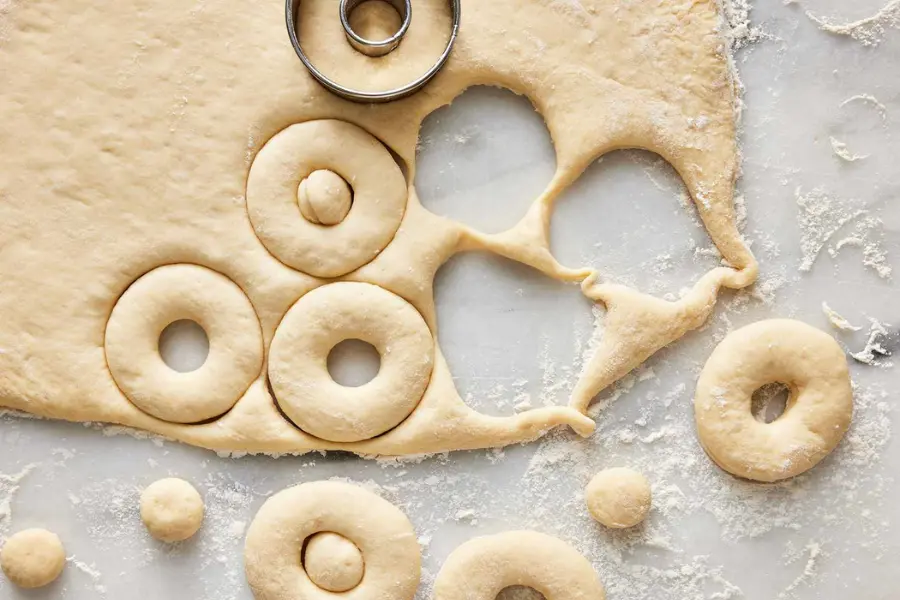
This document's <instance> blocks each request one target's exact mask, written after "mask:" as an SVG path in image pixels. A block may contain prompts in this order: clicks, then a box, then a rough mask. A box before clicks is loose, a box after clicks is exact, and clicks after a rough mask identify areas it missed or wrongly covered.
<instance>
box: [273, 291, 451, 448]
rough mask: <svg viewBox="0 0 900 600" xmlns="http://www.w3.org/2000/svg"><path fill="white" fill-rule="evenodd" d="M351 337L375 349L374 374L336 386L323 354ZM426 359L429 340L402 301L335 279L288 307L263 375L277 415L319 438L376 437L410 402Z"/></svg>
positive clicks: (430, 358)
mask: <svg viewBox="0 0 900 600" xmlns="http://www.w3.org/2000/svg"><path fill="white" fill-rule="evenodd" d="M348 339H359V340H362V341H364V342H368V343H370V344H372V345H373V346H374V347H375V349H376V350H378V353H379V354H380V355H381V368H380V369H379V371H378V375H376V376H375V378H374V379H372V380H371V381H369V382H368V383H366V384H365V385H361V386H359V387H347V386H343V385H341V384H339V383H337V382H336V381H334V379H332V378H331V375H330V374H329V372H328V365H327V362H328V354H329V353H330V352H331V349H332V348H334V347H335V346H336V345H338V344H339V343H340V342H343V341H344V340H348ZM433 365H434V339H433V338H432V337H431V331H429V329H428V325H427V324H426V323H425V320H424V319H422V316H421V315H420V314H419V313H418V312H417V311H416V309H415V308H413V307H412V305H410V304H409V303H408V302H406V301H405V300H403V299H402V298H400V297H399V296H395V295H393V294H391V293H390V292H388V291H386V290H384V289H383V288H380V287H378V286H376V285H370V284H368V283H351V282H339V283H332V284H329V285H324V286H322V287H320V288H318V289H315V290H313V291H311V292H309V293H308V294H306V295H305V296H303V297H302V298H300V300H298V301H297V304H295V305H294V306H292V307H291V309H290V310H289V311H288V313H287V315H285V317H284V320H282V322H281V324H280V325H279V326H278V329H277V330H276V331H275V337H274V339H273V340H272V347H271V349H270V358H269V378H270V380H271V382H272V390H273V391H274V392H275V398H276V400H277V402H278V404H279V406H280V407H281V409H282V410H283V411H284V412H285V414H286V415H287V416H288V417H289V418H290V419H291V420H292V421H293V422H294V423H296V424H297V425H298V426H299V427H300V428H301V429H302V430H303V431H306V432H307V433H311V434H312V435H314V436H316V437H319V438H321V439H323V440H331V441H335V442H356V441H359V440H367V439H369V438H373V437H375V436H376V435H380V434H382V433H384V432H385V431H387V430H388V429H391V428H392V427H395V426H396V425H397V424H398V423H400V422H401V421H403V420H404V419H405V418H406V417H407V416H409V414H410V413H411V412H412V411H413V409H415V408H416V405H417V404H418V403H419V400H421V399H422V394H423V393H424V391H425V387H426V386H427V385H428V380H429V377H430V376H431V369H432V366H433Z"/></svg>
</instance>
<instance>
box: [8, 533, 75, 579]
mask: <svg viewBox="0 0 900 600" xmlns="http://www.w3.org/2000/svg"><path fill="white" fill-rule="evenodd" d="M65 566H66V551H65V549H64V548H63V545H62V542H61V541H60V540H59V537H58V536H57V535H56V534H55V533H52V532H50V531H47V530H46V529H25V530H23V531H20V532H18V533H16V534H15V535H13V536H12V537H10V538H9V539H8V540H6V543H5V544H4V545H3V549H2V550H0V567H2V569H3V573H4V574H5V575H6V577H7V579H9V580H10V581H11V582H13V583H14V584H16V585H17V586H19V587H22V588H38V587H42V586H45V585H47V584H48V583H50V582H52V581H54V580H55V579H56V578H57V577H59V574H60V573H62V570H63V567H65Z"/></svg>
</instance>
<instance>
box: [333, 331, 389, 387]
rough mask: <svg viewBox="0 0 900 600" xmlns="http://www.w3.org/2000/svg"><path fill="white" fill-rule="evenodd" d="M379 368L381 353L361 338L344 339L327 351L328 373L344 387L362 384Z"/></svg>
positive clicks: (372, 376)
mask: <svg viewBox="0 0 900 600" xmlns="http://www.w3.org/2000/svg"><path fill="white" fill-rule="evenodd" d="M380 370H381V355H380V354H379V353H378V350H377V349H376V348H375V346H373V345H372V344H370V343H368V342H364V341H362V340H355V339H352V340H344V341H343V342H341V343H339V344H337V345H336V346H335V347H334V348H332V349H331V352H329V353H328V373H329V375H331V378H332V379H334V381H335V383H338V384H340V385H343V386H344V387H360V386H363V385H365V384H367V383H369V382H370V381H372V380H373V379H375V377H376V376H377V375H378V372H379V371H380Z"/></svg>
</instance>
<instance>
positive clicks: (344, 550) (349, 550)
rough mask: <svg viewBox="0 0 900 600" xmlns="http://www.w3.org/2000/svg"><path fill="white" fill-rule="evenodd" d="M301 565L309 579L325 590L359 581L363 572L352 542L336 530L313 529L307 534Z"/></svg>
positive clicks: (340, 588)
mask: <svg viewBox="0 0 900 600" xmlns="http://www.w3.org/2000/svg"><path fill="white" fill-rule="evenodd" d="M303 568H304V569H305V570H306V574H307V575H308V576H309V579H310V581H312V582H313V583H314V584H316V585H317V586H319V587H320V588H322V589H323V590H326V591H328V592H338V593H339V592H346V591H349V590H352V589H353V588H355V587H356V586H358V585H359V582H360V581H362V578H363V575H364V574H365V569H366V566H365V563H364V562H363V557H362V553H361V552H360V551H359V548H357V547H356V544H354V543H353V542H351V541H350V540H348V539H347V538H345V537H343V536H341V535H338V534H336V533H328V532H326V533H317V534H316V535H314V536H312V537H311V538H309V541H308V542H307V543H306V550H305V551H304V554H303Z"/></svg>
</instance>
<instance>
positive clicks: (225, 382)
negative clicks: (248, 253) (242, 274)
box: [106, 264, 263, 423]
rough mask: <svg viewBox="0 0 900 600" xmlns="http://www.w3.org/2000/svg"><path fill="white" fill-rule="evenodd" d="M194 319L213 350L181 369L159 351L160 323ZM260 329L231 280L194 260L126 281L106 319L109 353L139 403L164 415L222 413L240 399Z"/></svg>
mask: <svg viewBox="0 0 900 600" xmlns="http://www.w3.org/2000/svg"><path fill="white" fill-rule="evenodd" d="M182 319H189V320H192V321H195V322H196V323H197V324H199V325H200V327H202V328H203V330H204V331H205V332H206V335H207V337H208V338H209V355H208V356H207V358H206V361H205V362H204V363H203V364H202V365H201V366H200V368H198V369H196V370H195V371H189V372H187V373H182V372H179V371H176V370H175V369H173V368H172V367H170V366H169V365H167V364H166V363H165V362H164V361H163V359H162V356H161V355H160V353H159V336H160V334H161V333H162V332H163V330H164V329H165V328H166V327H168V326H169V325H171V324H172V323H174V322H175V321H180V320H182ZM262 357H263V347H262V334H261V332H260V329H259V321H258V320H257V318H256V313H255V312H254V310H253V306H252V305H251V304H250V301H249V300H247V297H246V296H245V295H244V293H243V292H242V291H241V289H240V288H239V287H238V286H236V285H235V284H234V283H233V282H231V281H230V280H228V279H227V278H226V277H224V276H223V275H220V274H219V273H216V272H215V271H212V270H210V269H206V268H204V267H198V266H195V265H183V264H182V265H167V266H163V267H160V268H158V269H154V270H153V271H151V272H149V273H147V274H146V275H144V276H143V277H141V278H140V279H138V280H137V281H136V282H134V283H133V284H132V285H131V287H129V288H128V289H127V290H126V291H125V293H124V294H122V297H121V298H119V301H118V302H117V303H116V305H115V308H113V311H112V314H111V315H110V318H109V323H108V324H107V326H106V360H107V363H108V364H109V370H110V373H111V374H112V376H113V378H114V379H115V380H116V383H117V384H118V386H119V388H121V390H122V392H123V393H124V394H125V395H126V396H127V397H128V399H129V400H131V402H133V403H134V405H135V406H137V407H138V408H140V409H141V410H143V411H145V412H147V413H149V414H151V415H153V416H154V417H157V418H159V419H163V420H165V421H173V422H176V423H194V422H197V421H204V420H206V419H211V418H213V417H218V416H219V415H221V414H222V413H224V412H226V411H228V410H229V409H230V408H231V407H232V406H234V403H235V402H237V401H238V400H239V399H240V398H241V396H242V395H243V394H244V392H246V391H247V388H248V387H249V386H250V384H251V383H253V381H254V380H255V379H256V378H258V377H259V373H260V370H261V369H262Z"/></svg>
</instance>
